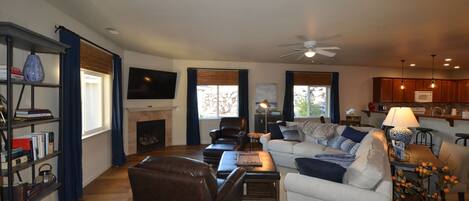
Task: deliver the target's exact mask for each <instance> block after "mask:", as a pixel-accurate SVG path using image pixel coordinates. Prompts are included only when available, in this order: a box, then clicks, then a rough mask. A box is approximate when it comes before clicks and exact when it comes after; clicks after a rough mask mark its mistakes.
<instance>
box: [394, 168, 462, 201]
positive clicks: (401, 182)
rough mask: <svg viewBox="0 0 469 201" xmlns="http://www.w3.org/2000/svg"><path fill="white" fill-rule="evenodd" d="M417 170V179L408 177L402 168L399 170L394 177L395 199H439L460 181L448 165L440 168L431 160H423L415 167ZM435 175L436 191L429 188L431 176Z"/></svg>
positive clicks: (397, 200)
mask: <svg viewBox="0 0 469 201" xmlns="http://www.w3.org/2000/svg"><path fill="white" fill-rule="evenodd" d="M415 172H416V173H417V179H410V178H407V177H406V176H405V175H404V172H403V171H402V170H398V171H397V174H396V176H393V177H392V179H393V184H394V185H393V190H394V191H393V194H394V201H405V200H421V201H439V200H441V199H442V197H443V196H444V193H448V192H449V191H450V189H451V188H452V187H453V186H454V185H456V184H458V183H459V180H458V178H457V177H456V176H454V175H452V174H451V171H450V170H449V168H448V166H444V167H443V168H441V169H438V168H437V167H435V166H434V165H433V163H431V162H422V163H420V164H419V165H418V166H417V167H416V168H415ZM433 175H435V176H436V179H435V183H434V184H435V186H436V190H435V192H431V191H430V190H429V189H430V187H429V186H430V179H431V178H430V177H432V176H433ZM424 181H427V182H424ZM425 183H427V185H425ZM442 192H443V193H442Z"/></svg>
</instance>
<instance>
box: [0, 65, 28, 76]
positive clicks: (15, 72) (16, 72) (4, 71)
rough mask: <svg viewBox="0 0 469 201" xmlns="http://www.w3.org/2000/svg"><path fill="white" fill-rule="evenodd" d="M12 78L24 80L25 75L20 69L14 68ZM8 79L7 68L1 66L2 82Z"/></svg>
mask: <svg viewBox="0 0 469 201" xmlns="http://www.w3.org/2000/svg"><path fill="white" fill-rule="evenodd" d="M11 78H12V79H14V80H23V79H24V76H23V73H22V72H21V69H20V68H18V67H12V68H11ZM6 79H7V66H6V65H0V80H6Z"/></svg>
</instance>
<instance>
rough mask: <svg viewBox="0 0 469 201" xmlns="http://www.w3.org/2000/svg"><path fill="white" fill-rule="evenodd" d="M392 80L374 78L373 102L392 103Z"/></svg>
mask: <svg viewBox="0 0 469 201" xmlns="http://www.w3.org/2000/svg"><path fill="white" fill-rule="evenodd" d="M392 90H393V79H390V78H374V79H373V102H376V103H390V102H392Z"/></svg>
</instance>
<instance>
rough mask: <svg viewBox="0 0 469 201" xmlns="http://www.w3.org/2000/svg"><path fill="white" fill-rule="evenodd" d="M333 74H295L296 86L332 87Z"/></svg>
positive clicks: (294, 82) (294, 81)
mask: <svg viewBox="0 0 469 201" xmlns="http://www.w3.org/2000/svg"><path fill="white" fill-rule="evenodd" d="M331 82H332V73H324V72H299V71H298V72H293V84H294V85H331Z"/></svg>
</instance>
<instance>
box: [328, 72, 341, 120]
mask: <svg viewBox="0 0 469 201" xmlns="http://www.w3.org/2000/svg"><path fill="white" fill-rule="evenodd" d="M330 116H331V122H332V123H336V124H338V123H339V122H340V105H339V73H337V72H334V73H332V84H331V111H330Z"/></svg>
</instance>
